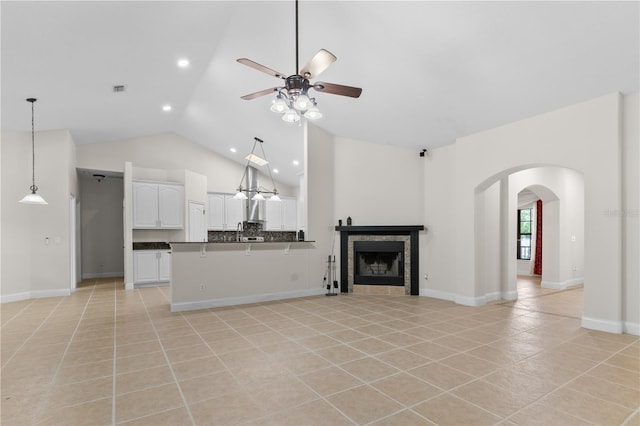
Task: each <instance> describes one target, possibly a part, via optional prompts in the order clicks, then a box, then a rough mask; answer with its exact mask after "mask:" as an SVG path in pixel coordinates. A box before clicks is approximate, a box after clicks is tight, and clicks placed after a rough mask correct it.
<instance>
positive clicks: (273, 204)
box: [265, 197, 298, 231]
mask: <svg viewBox="0 0 640 426" xmlns="http://www.w3.org/2000/svg"><path fill="white" fill-rule="evenodd" d="M265 213H266V214H265V216H266V220H267V223H266V228H265V229H266V230H267V231H295V230H297V229H298V202H297V200H296V199H295V198H289V197H281V200H280V201H271V200H267V201H266V208H265Z"/></svg>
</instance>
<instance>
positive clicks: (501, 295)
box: [420, 288, 518, 306]
mask: <svg viewBox="0 0 640 426" xmlns="http://www.w3.org/2000/svg"><path fill="white" fill-rule="evenodd" d="M420 296H426V297H433V298H434V299H441V300H448V301H450V302H455V303H458V304H460V305H466V306H482V305H486V304H487V302H493V301H494V300H501V299H505V300H516V299H517V297H518V292H517V291H506V292H503V291H495V292H492V293H487V294H485V295H484V296H478V297H464V296H458V295H457V294H455V293H449V292H446V291H439V290H431V289H428V288H421V289H420Z"/></svg>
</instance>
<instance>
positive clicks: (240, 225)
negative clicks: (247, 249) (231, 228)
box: [236, 222, 244, 242]
mask: <svg viewBox="0 0 640 426" xmlns="http://www.w3.org/2000/svg"><path fill="white" fill-rule="evenodd" d="M241 232H244V229H243V227H242V222H238V224H237V225H236V241H237V242H240V233H241Z"/></svg>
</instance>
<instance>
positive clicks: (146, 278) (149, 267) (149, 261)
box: [133, 250, 158, 283]
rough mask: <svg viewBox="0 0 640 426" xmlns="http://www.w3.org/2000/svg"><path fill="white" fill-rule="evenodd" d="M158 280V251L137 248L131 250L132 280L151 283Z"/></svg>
mask: <svg viewBox="0 0 640 426" xmlns="http://www.w3.org/2000/svg"><path fill="white" fill-rule="evenodd" d="M157 281H158V252H157V251H153V250H137V251H134V252H133V282H134V283H153V282H157Z"/></svg>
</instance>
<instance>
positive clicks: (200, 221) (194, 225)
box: [189, 201, 207, 242]
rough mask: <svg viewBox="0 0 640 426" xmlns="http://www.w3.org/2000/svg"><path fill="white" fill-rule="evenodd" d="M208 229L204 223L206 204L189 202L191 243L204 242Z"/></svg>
mask: <svg viewBox="0 0 640 426" xmlns="http://www.w3.org/2000/svg"><path fill="white" fill-rule="evenodd" d="M206 240H207V229H206V226H205V223H204V203H198V202H195V201H189V241H191V242H204V241H206Z"/></svg>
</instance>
